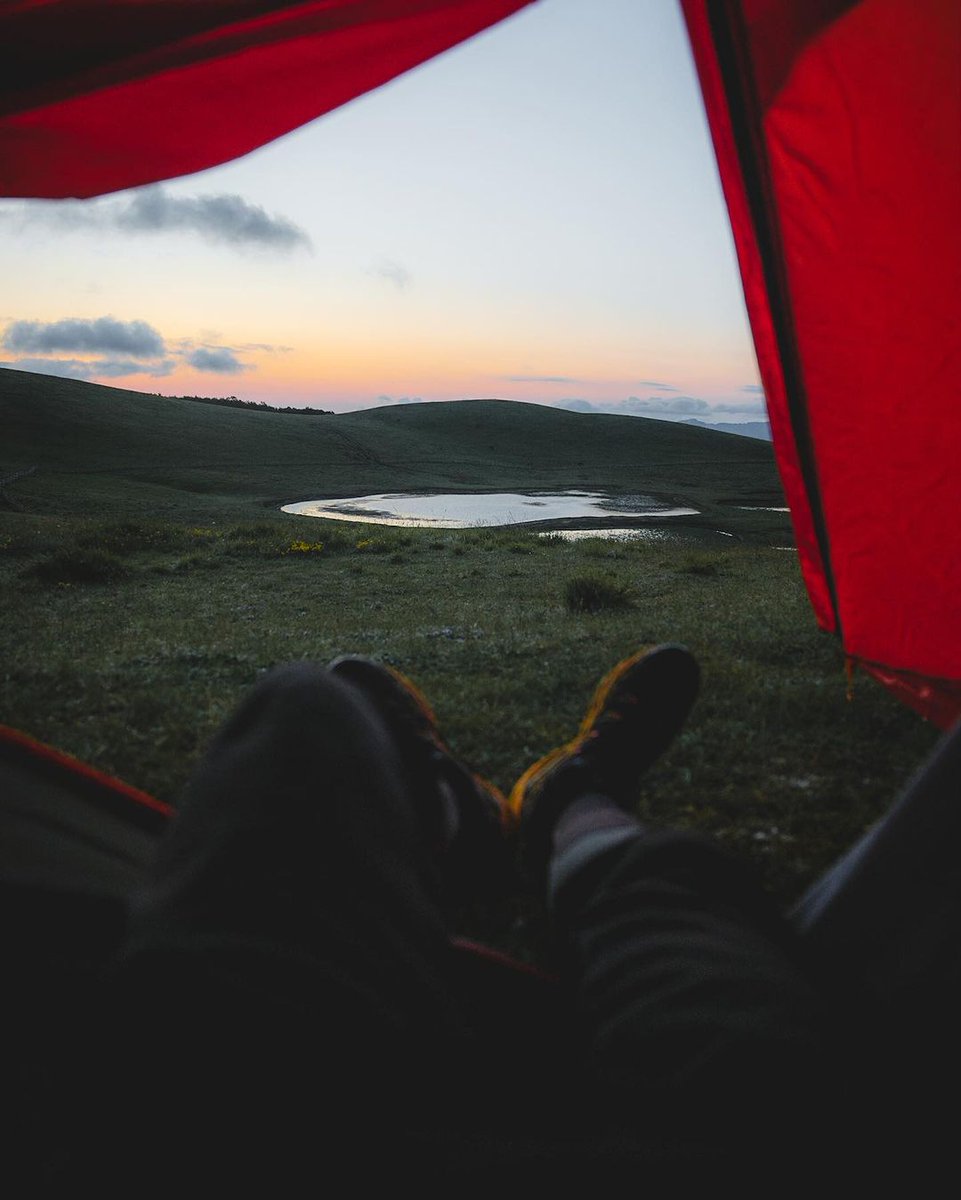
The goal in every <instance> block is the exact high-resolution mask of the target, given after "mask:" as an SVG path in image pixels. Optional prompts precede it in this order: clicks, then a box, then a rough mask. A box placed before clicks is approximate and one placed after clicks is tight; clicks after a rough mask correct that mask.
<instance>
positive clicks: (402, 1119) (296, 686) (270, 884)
mask: <svg viewBox="0 0 961 1200" xmlns="http://www.w3.org/2000/svg"><path fill="white" fill-rule="evenodd" d="M400 780H401V772H400V770H399V769H398V766H397V761H396V752H395V747H394V745H393V742H392V739H391V737H390V735H389V733H388V732H387V730H386V728H385V727H384V725H383V724H382V723H381V721H380V719H379V718H378V717H377V715H376V713H374V711H373V710H372V709H370V708H369V707H368V706H367V704H366V703H365V702H364V701H363V699H362V698H361V697H359V696H358V695H357V693H355V692H354V691H352V690H351V689H350V688H349V687H348V686H346V685H345V684H342V683H341V682H339V681H338V680H337V679H335V678H333V677H331V676H330V675H329V674H327V673H326V672H324V671H322V670H320V669H318V668H316V667H313V666H309V665H306V664H302V665H295V666H291V667H287V668H284V669H282V670H280V671H277V672H275V673H274V674H272V675H271V676H270V677H269V678H268V679H266V680H265V681H264V682H262V683H261V684H260V685H259V686H258V687H257V688H256V689H255V690H254V692H253V693H252V694H251V695H250V697H249V698H248V699H247V700H246V701H245V702H244V703H243V704H242V706H241V707H240V709H239V711H238V712H237V713H236V715H235V716H234V717H233V718H232V719H231V720H230V721H229V722H228V724H227V725H226V727H225V728H224V729H223V731H222V732H221V734H220V735H219V736H218V737H217V739H216V740H215V741H214V743H213V744H212V746H211V748H210V750H209V752H208V754H207V756H206V758H205V759H204V761H203V762H202V763H201V765H200V768H199V770H198V771H197V773H196V776H195V777H194V779H193V782H192V784H191V786H190V788H189V791H188V795H187V798H186V801H185V804H184V806H183V810H182V815H181V817H180V818H179V820H178V822H177V824H176V826H175V828H174V829H173V831H172V833H171V836H170V837H169V839H168V841H167V842H166V844H165V846H164V847H163V848H162V850H161V853H160V855H159V857H158V860H157V863H156V868H155V871H154V876H153V879H152V881H151V882H150V884H149V886H148V887H147V888H146V890H145V891H144V893H143V894H142V896H140V897H139V898H138V900H137V902H136V904H135V906H134V909H133V912H132V915H131V922H130V931H129V936H128V939H127V944H126V947H125V951H124V953H123V955H122V957H121V960H120V962H119V963H118V966H117V970H116V972H115V976H114V979H113V980H112V986H111V988H110V992H109V997H110V999H109V1007H107V1008H105V1010H104V1011H105V1013H107V1014H108V1019H106V1020H105V1021H104V1028H103V1030H102V1031H101V1036H102V1038H103V1041H104V1043H105V1046H106V1049H107V1054H106V1055H103V1054H102V1053H101V1051H100V1048H99V1047H97V1048H96V1049H92V1050H91V1053H92V1055H93V1058H94V1059H95V1060H96V1061H95V1062H94V1063H92V1064H90V1066H91V1069H92V1070H95V1071H98V1072H100V1073H101V1074H102V1073H103V1071H104V1069H106V1070H107V1071H108V1073H109V1078H110V1084H111V1086H110V1088H109V1089H108V1090H109V1092H110V1094H111V1096H112V1098H113V1099H112V1104H111V1107H110V1112H109V1118H108V1117H106V1115H105V1114H99V1115H98V1122H103V1123H105V1124H106V1125H107V1126H108V1127H110V1128H111V1146H110V1154H109V1156H107V1161H106V1162H105V1163H104V1164H103V1165H104V1167H105V1168H108V1169H113V1170H116V1171H118V1173H120V1174H121V1175H123V1173H124V1172H125V1171H127V1170H133V1169H137V1167H138V1164H150V1166H149V1169H150V1171H151V1172H153V1173H157V1172H159V1173H160V1175H161V1177H162V1178H163V1179H164V1181H169V1182H172V1183H175V1182H176V1181H177V1180H178V1179H180V1177H181V1176H184V1177H186V1178H190V1179H191V1180H192V1182H193V1183H194V1184H196V1185H198V1186H199V1185H200V1184H201V1183H203V1182H204V1181H216V1182H217V1183H218V1184H219V1185H220V1186H225V1185H227V1184H237V1183H240V1182H244V1183H250V1182H251V1181H256V1183H257V1184H258V1185H263V1184H264V1182H265V1181H272V1186H273V1185H276V1186H277V1187H279V1189H280V1191H281V1192H282V1193H283V1194H289V1189H290V1187H291V1186H292V1184H293V1182H295V1181H296V1182H300V1181H301V1180H302V1179H303V1178H305V1175H304V1172H307V1173H308V1174H312V1175H316V1176H317V1177H322V1178H323V1179H325V1180H327V1181H328V1182H329V1183H330V1184H331V1186H335V1176H336V1175H337V1172H338V1171H342V1172H347V1174H348V1182H349V1183H350V1188H353V1187H354V1186H360V1185H361V1183H362V1181H368V1180H370V1179H371V1178H373V1177H378V1178H379V1177H380V1174H381V1172H384V1171H388V1170H391V1171H396V1172H399V1173H401V1174H403V1173H405V1172H406V1171H409V1170H410V1165H411V1164H410V1161H409V1160H410V1159H411V1157H412V1156H418V1155H421V1154H423V1155H424V1157H429V1156H430V1154H432V1153H433V1154H435V1155H437V1154H439V1153H440V1150H439V1148H438V1147H441V1148H442V1147H443V1145H444V1138H443V1135H442V1132H441V1131H442V1129H443V1126H444V1121H445V1120H448V1119H449V1120H452V1121H453V1120H456V1119H461V1120H463V1121H464V1122H466V1123H467V1124H468V1125H469V1122H470V1114H469V1112H468V1111H467V1107H468V1103H469V1098H470V1096H471V1093H470V1091H469V1090H468V1091H467V1092H466V1095H467V1097H468V1101H467V1102H465V1101H464V1100H463V1098H462V1097H453V1098H452V1097H451V1095H450V1086H449V1085H450V1084H451V1081H452V1080H459V1079H461V1078H462V1077H463V1076H464V1075H465V1074H469V1068H470V1067H471V1066H472V1065H473V1064H472V1055H475V1053H476V1051H475V1046H476V1038H475V1033H476V1032H477V1031H476V1028H475V1020H476V1014H475V1013H473V1012H472V1011H471V1010H470V1006H469V1004H468V1003H467V1001H466V998H465V997H463V996H461V995H459V994H457V992H456V990H455V989H454V988H452V987H451V986H450V981H449V975H448V970H447V955H448V954H449V953H450V950H449V946H448V942H447V933H446V930H445V927H444V922H443V918H442V915H441V913H440V912H439V911H438V909H437V907H436V905H435V903H434V901H433V899H432V891H431V889H432V875H431V863H430V859H429V855H428V853H427V851H426V847H425V845H424V844H423V842H422V839H421V836H420V832H419V826H418V821H417V814H416V808H415V805H416V803H417V800H418V799H423V798H414V797H410V796H408V795H407V794H406V793H405V791H404V787H403V785H402V784H401V782H400ZM91 1146H92V1149H90V1147H91ZM98 1146H99V1144H98V1142H97V1140H96V1139H85V1141H84V1146H83V1147H82V1149H81V1154H82V1153H83V1151H84V1150H87V1151H88V1152H90V1153H93V1154H94V1155H97V1156H99V1153H100V1151H99V1148H98ZM425 1147H426V1150H425ZM345 1187H346V1185H345ZM350 1188H347V1189H346V1190H350Z"/></svg>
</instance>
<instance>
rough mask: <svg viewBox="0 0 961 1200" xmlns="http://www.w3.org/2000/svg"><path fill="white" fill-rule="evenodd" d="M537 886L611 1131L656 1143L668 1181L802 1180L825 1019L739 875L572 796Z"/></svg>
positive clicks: (780, 927) (787, 941)
mask: <svg viewBox="0 0 961 1200" xmlns="http://www.w3.org/2000/svg"><path fill="white" fill-rule="evenodd" d="M551 881H552V882H551V890H552V896H551V905H552V908H553V915H554V920H555V924H556V926H557V930H558V935H559V938H560V939H561V945H562V948H563V953H564V956H565V968H566V971H567V974H568V975H569V977H570V978H571V979H572V980H573V981H574V985H575V987H576V988H577V992H578V1004H579V1010H580V1017H581V1022H582V1028H583V1037H584V1054H585V1059H586V1063H587V1067H588V1070H589V1073H590V1077H591V1080H592V1086H593V1088H594V1090H595V1100H596V1104H597V1106H598V1110H599V1111H601V1112H603V1113H605V1114H606V1119H607V1120H608V1121H609V1123H610V1126H611V1127H612V1128H613V1127H620V1128H621V1129H627V1130H633V1131H635V1137H637V1138H638V1140H639V1141H640V1142H641V1143H644V1144H648V1145H653V1146H660V1147H661V1148H662V1150H663V1154H664V1156H665V1163H666V1167H665V1170H666V1172H667V1173H668V1174H670V1173H671V1172H672V1171H674V1170H676V1171H678V1172H680V1173H681V1176H682V1177H683V1176H684V1173H685V1172H688V1173H692V1174H693V1175H695V1176H697V1173H698V1171H699V1170H702V1169H703V1170H704V1171H706V1172H707V1173H710V1171H711V1170H713V1169H715V1168H717V1169H721V1170H723V1171H726V1172H730V1173H732V1174H733V1175H734V1176H735V1177H737V1176H743V1177H744V1178H757V1179H760V1178H762V1177H763V1174H764V1171H766V1170H768V1169H770V1168H772V1166H776V1167H778V1168H779V1169H780V1170H782V1171H783V1169H784V1165H785V1163H786V1162H788V1161H789V1162H790V1163H791V1169H792V1171H795V1172H796V1171H803V1170H805V1169H807V1170H810V1171H812V1172H816V1170H817V1167H816V1165H815V1160H817V1162H819V1163H820V1164H821V1165H823V1162H824V1161H825V1159H826V1157H827V1154H828V1149H827V1139H828V1138H829V1137H830V1136H831V1128H832V1122H831V1118H830V1113H829V1111H828V1109H829V1107H830V1106H831V1104H832V1102H833V1101H834V1100H836V1099H837V1085H836V1080H834V1079H833V1077H832V1073H831V1051H830V1040H829V1035H828V1031H827V1028H826V1024H827V1023H826V1021H825V1018H824V1014H823V1013H822V1011H821V1006H820V1003H819V1001H818V999H817V997H816V995H815V992H814V990H813V988H812V987H811V985H810V984H809V982H808V980H807V978H806V976H805V972H804V970H803V967H802V966H801V963H800V957H801V956H800V953H799V949H798V946H797V944H796V941H795V938H794V936H793V933H792V931H791V929H790V928H789V927H788V925H787V924H786V922H784V921H783V920H782V918H781V917H780V915H779V914H778V913H777V912H776V911H775V910H774V908H773V906H772V904H771V902H770V900H769V899H768V898H767V896H766V895H765V894H764V893H763V891H762V889H761V888H760V887H759V886H758V885H757V884H756V883H755V881H754V879H753V877H752V875H751V874H750V872H749V871H748V870H747V869H746V868H745V867H744V866H743V865H742V864H740V863H737V862H735V861H733V860H731V859H729V858H728V857H727V856H726V855H725V854H723V853H722V852H721V851H720V850H719V849H718V848H717V847H716V846H714V845H713V844H711V843H708V842H706V841H703V840H701V839H699V838H695V837H693V836H689V835H686V834H683V833H673V832H671V833H647V832H645V831H644V830H643V829H642V828H641V827H640V826H639V825H638V824H637V823H636V822H635V821H633V819H632V818H631V817H629V816H626V815H625V814H624V813H622V812H621V811H620V810H619V809H618V808H617V807H616V806H615V805H614V804H613V802H611V801H609V800H606V799H605V798H604V797H603V796H584V797H582V798H581V799H579V800H577V801H575V802H574V803H573V804H572V805H571V806H570V807H569V808H568V809H567V810H566V811H565V812H564V814H563V815H562V816H561V818H560V821H559V822H558V826H557V829H556V831H555V839H554V856H553V859H552V863H551ZM775 1190H776V1188H775Z"/></svg>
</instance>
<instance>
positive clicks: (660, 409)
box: [620, 396, 711, 416]
mask: <svg viewBox="0 0 961 1200" xmlns="http://www.w3.org/2000/svg"><path fill="white" fill-rule="evenodd" d="M620 407H621V411H623V412H626V413H631V414H634V415H636V414H638V413H640V414H642V415H644V416H649V415H652V414H654V413H661V414H663V415H664V416H693V415H694V414H695V413H706V412H710V411H711V406H710V404H708V402H707V401H706V400H698V399H697V398H696V397H694V396H672V397H670V398H661V397H656V396H655V397H649V398H648V399H646V400H642V399H640V398H639V397H638V396H628V398H627V399H626V400H625V401H624V403H623V405H621V406H620Z"/></svg>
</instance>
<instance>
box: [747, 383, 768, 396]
mask: <svg viewBox="0 0 961 1200" xmlns="http://www.w3.org/2000/svg"><path fill="white" fill-rule="evenodd" d="M741 391H742V392H758V393H760V395H762V396H763V395H764V388H762V387H761V385H760V384H759V383H746V384H745V385H744V387H742V388H741Z"/></svg>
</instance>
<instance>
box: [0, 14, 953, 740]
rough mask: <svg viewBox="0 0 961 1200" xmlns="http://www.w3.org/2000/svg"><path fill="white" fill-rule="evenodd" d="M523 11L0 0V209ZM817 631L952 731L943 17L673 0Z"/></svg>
mask: <svg viewBox="0 0 961 1200" xmlns="http://www.w3.org/2000/svg"><path fill="white" fill-rule="evenodd" d="M526 2H527V0H312V2H309V3H286V4H285V3H268V2H264V0H13V2H12V3H7V4H6V5H3V6H2V8H0V65H2V70H0V195H6V196H25V197H64V196H91V195H97V194H100V193H103V192H109V191H113V190H116V189H119V188H125V187H131V186H134V185H137V184H143V183H148V182H153V181H156V180H160V179H164V178H168V177H171V176H174V175H181V174H186V173H189V172H191V171H196V170H199V169H201V168H204V167H208V166H213V165H215V164H216V163H219V162H223V161H226V160H227V159H229V158H232V157H235V156H237V155H240V154H243V153H245V152H247V151H249V150H251V149H253V148H254V147H255V146H258V145H260V144H262V143H263V142H266V141H269V140H270V139H272V138H274V137H277V136H279V135H280V134H281V133H284V132H286V131H287V130H289V129H292V128H294V127H296V126H298V125H300V124H302V123H304V122H305V121H309V120H311V119H313V118H314V117H316V116H319V115H320V114H321V113H323V112H326V111H328V110H329V109H331V108H334V107H336V106H337V105H339V104H342V103H344V102H345V101H347V100H349V99H351V98H352V97H354V96H356V95H359V94H361V93H362V92H364V91H367V90H369V89H370V88H373V87H376V86H378V85H379V84H381V83H383V82H385V81H386V80H388V79H391V78H393V77H394V76H395V75H397V74H399V73H400V72H402V71H404V70H407V69H408V68H410V67H412V66H414V65H416V64H417V63H419V62H422V61H424V60H425V59H427V58H429V57H431V56H432V55H434V54H437V53H439V52H440V51H442V50H444V49H446V48H447V47H449V46H451V45H454V44H455V43H456V42H458V41H460V40H462V39H464V38H466V37H469V36H471V35H472V34H473V33H476V32H477V31H479V30H480V29H482V28H484V27H486V26H487V25H489V24H492V23H493V22H495V21H497V20H499V19H501V18H503V17H505V16H507V15H509V14H510V13H512V12H514V11H515V10H517V9H519V8H522V7H524V4H525V3H526ZM681 2H682V5H683V9H684V13H685V17H686V19H687V24H688V30H689V33H690V37H691V43H692V46H693V49H694V55H695V61H696V64H697V69H698V72H699V75H700V80H701V86H702V91H703V94H704V100H705V105H706V109H707V114H708V120H709V122H710V126H711V131H712V135H713V138H714V144H715V149H716V152H717V158H718V165H719V169H720V174H721V180H722V184H723V187H724V192H725V196H726V198H727V203H728V207H729V210H730V214H731V221H732V226H733V230H734V237H735V242H736V246H737V252H738V256H739V260H740V266H741V273H742V278H743V282H744V290H745V296H746V299H747V305H748V312H749V315H750V319H751V325H752V329H753V333H754V339H755V345H756V348H757V353H758V360H759V363H760V369H761V377H762V380H763V382H764V388H765V392H766V395H767V400H768V408H769V413H770V417H771V424H772V428H773V433H774V448H775V453H776V455H777V458H778V463H779V466H780V469H781V474H782V477H783V480H784V485H785V489H786V492H787V496H788V501H789V503H790V506H791V512H792V519H793V521H794V526H795V533H796V537H797V545H798V552H799V556H800V560H801V566H802V570H803V572H804V578H805V581H806V583H807V587H808V590H809V592H810V596H811V601H812V604H813V606H814V610H815V614H816V616H817V619H818V621H819V623H820V624H821V625H822V627H823V628H825V629H830V630H834V631H836V632H837V633H838V634H839V635H840V636H841V638H842V639H843V644H844V648H845V650H846V652H847V654H848V655H849V656H850V657H851V658H852V660H854V661H856V662H859V663H861V664H862V665H863V666H864V667H865V668H866V669H868V670H869V671H871V672H872V673H873V674H874V675H876V676H877V677H878V678H879V679H881V680H882V682H884V683H885V684H886V685H887V686H889V687H891V688H893V689H894V690H895V691H897V692H898V693H899V694H900V695H901V696H902V698H904V699H906V700H908V701H909V702H910V703H912V704H913V705H915V707H917V708H918V709H919V710H920V711H922V712H923V713H924V714H925V715H926V716H928V717H930V718H932V719H933V720H935V721H936V722H938V723H939V724H941V725H943V726H947V725H948V724H950V723H951V722H952V721H953V720H954V719H955V717H956V716H957V715H958V714H959V713H961V619H959V618H961V544H959V538H958V534H957V516H958V514H959V512H961V471H959V470H958V463H959V462H961V415H959V414H961V406H959V401H961V219H959V218H961V4H959V3H958V0H681Z"/></svg>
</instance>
